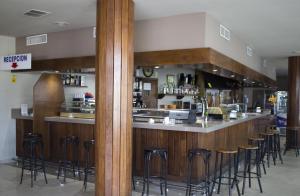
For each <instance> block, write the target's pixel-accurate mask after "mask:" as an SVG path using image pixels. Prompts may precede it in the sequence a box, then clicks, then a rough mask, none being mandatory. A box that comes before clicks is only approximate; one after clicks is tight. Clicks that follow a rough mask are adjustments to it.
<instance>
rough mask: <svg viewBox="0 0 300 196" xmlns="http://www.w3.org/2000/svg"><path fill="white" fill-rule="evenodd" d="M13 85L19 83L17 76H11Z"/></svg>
mask: <svg viewBox="0 0 300 196" xmlns="http://www.w3.org/2000/svg"><path fill="white" fill-rule="evenodd" d="M11 83H13V84H15V83H17V76H16V75H12V76H11Z"/></svg>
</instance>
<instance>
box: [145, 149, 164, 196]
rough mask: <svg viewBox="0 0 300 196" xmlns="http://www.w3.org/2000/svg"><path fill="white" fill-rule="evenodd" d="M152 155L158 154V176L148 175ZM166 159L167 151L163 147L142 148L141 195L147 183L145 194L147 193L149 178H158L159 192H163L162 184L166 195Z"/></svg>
mask: <svg viewBox="0 0 300 196" xmlns="http://www.w3.org/2000/svg"><path fill="white" fill-rule="evenodd" d="M153 156H158V157H159V158H160V163H161V168H160V176H158V177H156V176H151V177H150V162H151V159H152V157H153ZM167 160H168V151H167V150H166V149H163V148H148V149H145V150H144V180H143V192H142V196H143V195H144V193H145V186H146V183H147V195H149V183H150V181H149V179H150V178H158V179H159V180H160V183H159V184H160V192H161V194H163V185H164V186H165V189H164V191H165V195H167V171H168V168H167Z"/></svg>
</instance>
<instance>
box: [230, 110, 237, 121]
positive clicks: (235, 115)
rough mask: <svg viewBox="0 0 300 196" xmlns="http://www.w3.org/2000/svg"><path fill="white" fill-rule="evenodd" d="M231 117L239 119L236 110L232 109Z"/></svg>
mask: <svg viewBox="0 0 300 196" xmlns="http://www.w3.org/2000/svg"><path fill="white" fill-rule="evenodd" d="M229 118H230V119H237V111H236V110H231V111H230V113H229Z"/></svg>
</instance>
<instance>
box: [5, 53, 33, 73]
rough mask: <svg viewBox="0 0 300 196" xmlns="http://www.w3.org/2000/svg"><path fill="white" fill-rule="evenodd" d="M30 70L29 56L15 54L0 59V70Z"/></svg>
mask: <svg viewBox="0 0 300 196" xmlns="http://www.w3.org/2000/svg"><path fill="white" fill-rule="evenodd" d="M20 69H31V54H30V53H28V54H16V55H9V56H1V57H0V70H7V71H9V70H20Z"/></svg>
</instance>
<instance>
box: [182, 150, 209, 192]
mask: <svg viewBox="0 0 300 196" xmlns="http://www.w3.org/2000/svg"><path fill="white" fill-rule="evenodd" d="M196 156H200V157H201V158H202V159H203V162H204V180H202V181H204V186H201V187H198V186H196V187H195V188H193V187H192V182H191V178H192V164H193V159H194V158H195V157H196ZM210 157H211V151H210V150H207V149H203V148H195V149H190V150H189V151H188V172H187V173H188V175H187V184H186V195H191V194H192V188H193V190H195V191H196V192H198V189H200V191H202V193H205V194H206V195H209V193H210V190H209V183H210V182H209V175H210V174H209V160H210ZM203 190H204V191H203Z"/></svg>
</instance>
